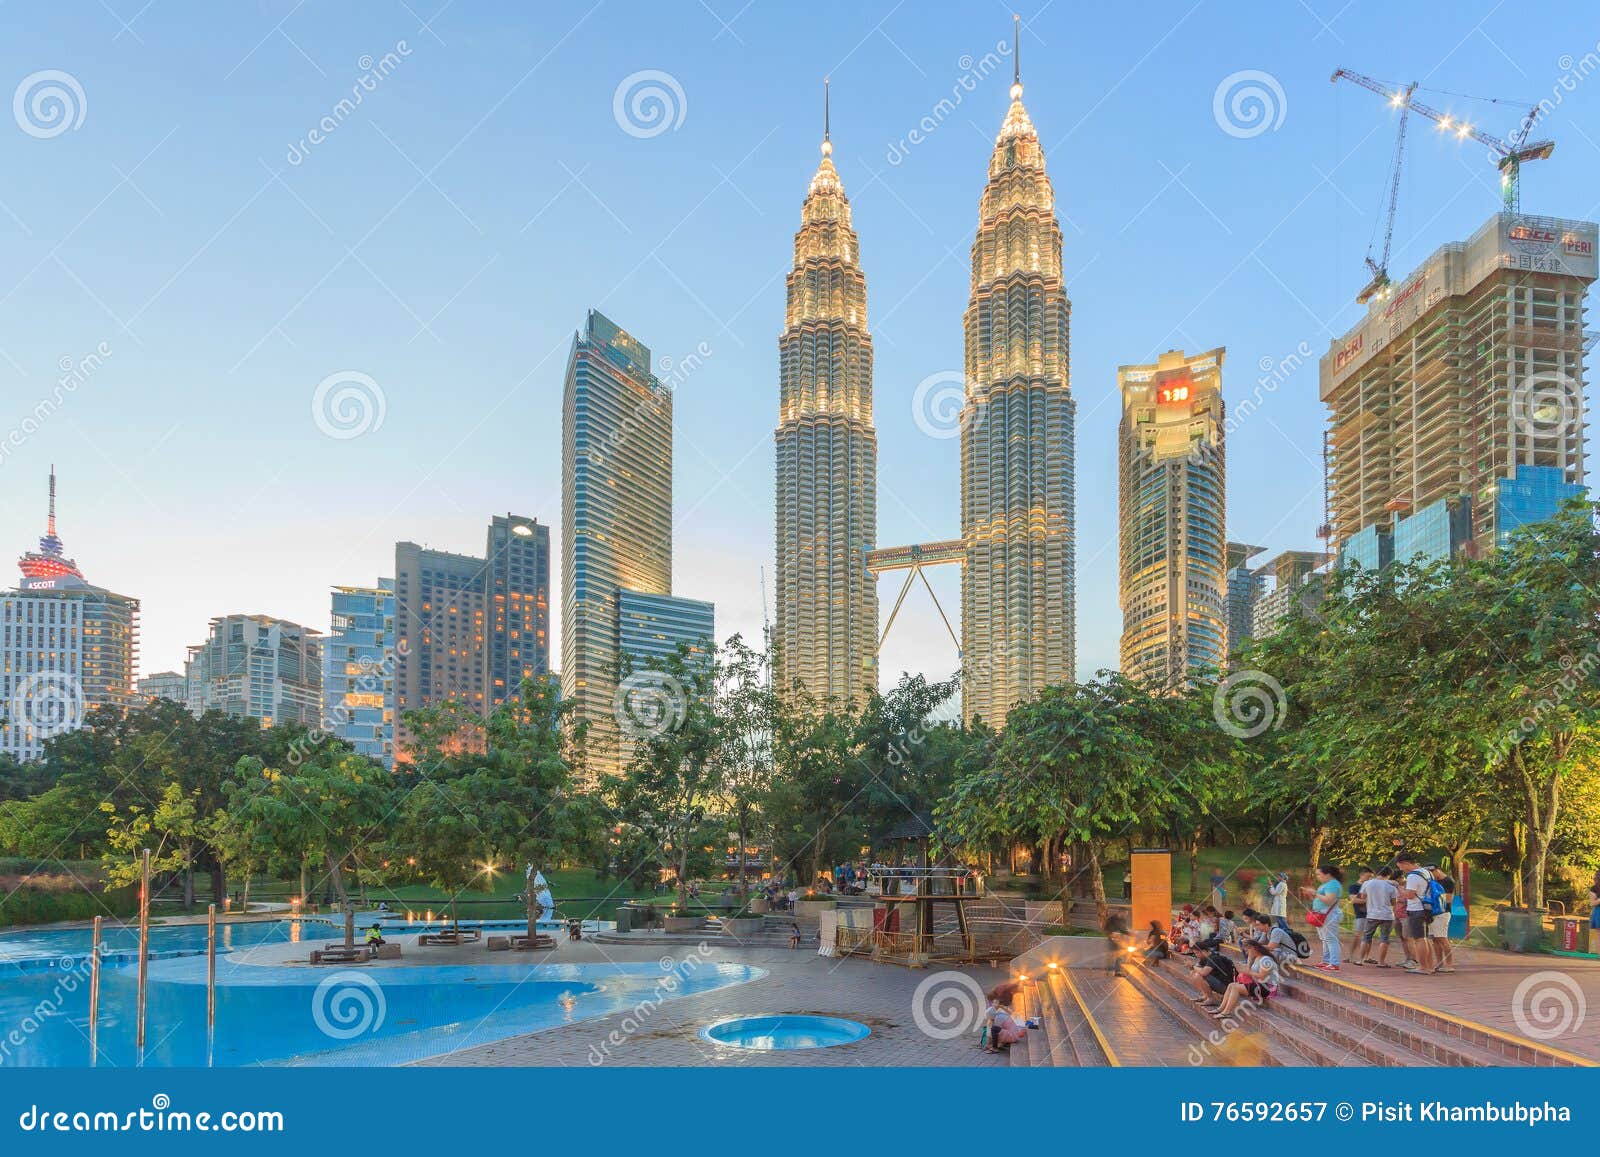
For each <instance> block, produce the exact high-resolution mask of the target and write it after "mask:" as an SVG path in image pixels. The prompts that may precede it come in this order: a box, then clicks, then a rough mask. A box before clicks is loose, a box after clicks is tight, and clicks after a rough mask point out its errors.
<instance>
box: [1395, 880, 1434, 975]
mask: <svg viewBox="0 0 1600 1157" xmlns="http://www.w3.org/2000/svg"><path fill="white" fill-rule="evenodd" d="M1394 862H1395V864H1396V865H1397V866H1398V867H1399V868H1400V872H1401V877H1400V894H1401V895H1402V896H1404V897H1405V901H1406V922H1405V926H1404V927H1403V928H1401V930H1400V934H1401V936H1402V937H1404V939H1405V942H1406V948H1407V949H1408V951H1407V953H1406V955H1407V956H1408V957H1410V959H1408V960H1407V961H1406V971H1407V972H1432V971H1433V950H1432V946H1431V945H1429V943H1428V925H1429V924H1430V923H1431V917H1430V916H1429V914H1428V906H1427V897H1428V885H1429V884H1431V883H1432V882H1433V877H1432V876H1430V875H1428V873H1427V872H1424V871H1423V870H1422V869H1421V868H1420V867H1418V866H1417V857H1415V856H1413V855H1412V854H1411V853H1410V852H1402V853H1401V854H1400V855H1398V856H1396V857H1395V859H1394Z"/></svg>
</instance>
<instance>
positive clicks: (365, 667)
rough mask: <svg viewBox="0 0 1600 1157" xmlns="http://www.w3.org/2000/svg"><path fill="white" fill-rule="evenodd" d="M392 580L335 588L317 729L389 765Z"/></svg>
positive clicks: (391, 736)
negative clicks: (320, 728) (320, 714)
mask: <svg viewBox="0 0 1600 1157" xmlns="http://www.w3.org/2000/svg"><path fill="white" fill-rule="evenodd" d="M394 649H395V629H394V580H393V579H379V580H378V585H377V586H375V587H334V588H333V595H332V599H331V607H330V614H329V632H328V637H327V639H326V641H325V642H324V643H323V646H322V708H323V723H322V729H323V730H324V731H326V732H327V733H328V734H329V735H333V736H336V737H338V738H339V739H342V740H344V741H345V742H346V743H348V744H349V745H350V746H351V747H352V748H354V749H355V750H356V751H357V752H358V753H359V754H361V755H365V756H368V757H369V758H371V759H375V760H377V761H378V762H379V763H381V764H383V765H384V766H385V767H392V766H393V765H394V702H395V699H394V676H395V659H394Z"/></svg>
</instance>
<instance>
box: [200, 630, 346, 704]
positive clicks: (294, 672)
mask: <svg viewBox="0 0 1600 1157" xmlns="http://www.w3.org/2000/svg"><path fill="white" fill-rule="evenodd" d="M184 681H185V684H186V686H187V689H188V696H189V710H190V711H192V712H193V713H194V714H195V715H203V714H204V713H205V712H207V711H221V712H223V713H224V714H227V715H233V716H238V717H241V718H244V717H248V718H251V719H259V720H260V721H261V726H262V727H273V726H276V725H277V724H280V723H298V724H300V725H301V726H304V727H308V728H312V729H319V728H320V727H321V725H322V636H321V634H320V633H319V632H317V631H315V630H313V629H311V628H310V627H303V626H301V625H300V624H299V623H291V622H289V621H287V620H286V619H275V618H273V617H272V616H270V615H221V616H219V617H217V618H214V619H212V620H211V624H210V632H209V635H208V637H207V638H206V641H205V642H203V643H197V644H195V645H194V646H192V647H190V648H189V660H188V663H187V665H186V666H185V667H184Z"/></svg>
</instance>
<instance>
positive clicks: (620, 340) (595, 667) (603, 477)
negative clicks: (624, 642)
mask: <svg viewBox="0 0 1600 1157" xmlns="http://www.w3.org/2000/svg"><path fill="white" fill-rule="evenodd" d="M561 567H562V592H561V694H562V696H563V697H564V698H566V699H570V700H572V701H573V702H574V703H575V704H576V707H575V714H576V715H577V717H578V718H579V719H580V720H583V721H586V722H587V723H588V724H589V739H588V743H589V761H588V763H589V770H590V771H591V772H593V773H594V774H596V775H610V774H615V773H617V772H620V771H621V770H622V769H623V768H624V767H625V766H626V762H627V758H628V755H629V754H630V752H631V750H632V748H631V744H629V743H628V742H627V737H626V736H624V735H623V734H622V731H621V728H620V727H619V722H618V712H619V706H618V689H619V688H618V683H619V678H618V672H619V664H620V663H621V660H622V654H621V652H620V649H619V646H618V642H617V640H618V622H619V616H620V608H619V599H620V598H621V595H622V594H623V593H624V592H637V593H639V594H643V595H670V594H671V593H672V390H671V389H670V388H669V387H668V386H667V385H666V383H664V382H662V381H661V379H659V378H658V377H656V375H655V374H653V373H651V371H650V350H649V348H648V347H646V346H645V345H643V344H642V343H640V342H639V341H638V340H637V339H636V338H634V337H633V336H632V335H631V334H629V333H627V331H625V330H623V329H622V328H621V327H619V326H618V325H616V324H615V323H614V322H612V321H611V320H610V319H609V318H607V317H605V316H604V315H603V314H601V313H599V312H598V311H596V310H590V311H589V316H588V321H587V323H586V324H585V326H584V329H583V332H582V333H580V334H578V335H577V337H576V338H575V339H574V341H573V343H572V356H571V358H570V359H569V360H568V362H567V380H566V387H565V396H564V399H563V403H562V420H561Z"/></svg>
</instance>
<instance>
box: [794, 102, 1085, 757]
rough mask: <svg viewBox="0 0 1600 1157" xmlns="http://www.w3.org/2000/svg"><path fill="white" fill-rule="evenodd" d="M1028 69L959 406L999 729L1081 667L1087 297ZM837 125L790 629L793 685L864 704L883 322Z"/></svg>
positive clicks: (967, 502)
mask: <svg viewBox="0 0 1600 1157" xmlns="http://www.w3.org/2000/svg"><path fill="white" fill-rule="evenodd" d="M1014 80H1015V83H1013V85H1012V88H1011V106H1010V109H1009V111H1008V112H1007V114H1006V118H1005V121H1004V123H1003V124H1002V126H1001V129H1000V134H999V137H998V139H997V140H996V142H995V149H994V154H993V156H992V157H991V159H990V162H989V180H988V184H987V185H986V186H985V188H984V191H983V197H982V201H981V202H980V210H979V223H978V231H977V236H976V237H975V239H974V241H973V244H972V294H971V298H970V299H969V302H968V305H967V310H966V314H965V317H964V327H965V335H966V371H965V379H966V386H965V399H964V406H963V409H962V415H961V545H962V547H963V551H962V554H961V558H960V561H961V563H962V581H961V612H962V613H961V646H962V667H963V679H962V701H963V714H964V715H965V716H966V717H967V718H968V719H969V720H970V719H972V718H974V717H978V716H981V717H982V718H984V719H985V720H987V721H989V722H990V723H992V724H995V725H997V726H998V725H1001V724H1003V723H1004V720H1005V716H1006V713H1007V712H1008V711H1009V710H1010V709H1011V707H1012V706H1013V705H1014V704H1016V703H1017V702H1019V701H1020V700H1022V699H1025V698H1028V697H1029V696H1031V695H1033V694H1034V693H1035V692H1037V691H1038V690H1039V689H1040V688H1041V687H1043V686H1045V685H1046V684H1056V683H1065V682H1068V681H1070V680H1071V679H1072V676H1073V662H1074V607H1075V587H1074V570H1075V562H1076V559H1075V546H1076V535H1075V518H1074V511H1073V499H1074V484H1073V478H1074V471H1073V459H1074V453H1073V423H1074V416H1075V407H1074V404H1073V400H1072V393H1071V386H1070V377H1069V371H1068V356H1069V352H1070V347H1069V330H1070V321H1071V309H1072V307H1071V303H1070V302H1069V301H1068V300H1067V296H1066V289H1065V286H1064V284H1063V282H1062V276H1061V227H1060V224H1059V222H1058V221H1057V220H1056V216H1055V200H1054V192H1053V190H1052V188H1051V185H1050V180H1049V178H1048V177H1047V176H1046V175H1045V169H1044V152H1043V150H1042V149H1041V147H1040V145H1039V137H1038V133H1037V132H1035V131H1034V127H1033V123H1032V121H1031V120H1029V118H1028V113H1027V111H1026V109H1024V108H1023V105H1022V85H1021V83H1020V77H1015V78H1014ZM824 126H825V127H824V131H823V142H822V160H821V163H820V164H819V165H818V167H817V172H816V175H815V176H814V177H812V179H811V186H810V189H809V190H808V192H807V194H806V199H805V203H804V206H803V207H802V210H801V225H800V230H799V232H798V233H796V234H795V255H794V268H793V270H792V271H791V272H790V274H789V277H788V309H787V316H786V321H785V329H784V333H783V336H782V338H781V339H780V340H779V343H778V347H779V353H780V395H779V415H778V428H777V435H776V440H777V504H776V505H777V519H776V522H777V550H778V567H777V575H778V584H777V588H778V589H777V608H776V609H777V623H776V628H775V635H774V640H773V642H774V651H775V663H776V676H777V679H778V685H779V687H780V689H781V690H783V691H785V692H788V691H791V690H792V689H793V688H794V687H796V686H797V685H799V686H802V687H804V689H805V690H806V691H807V692H808V693H810V694H811V695H813V696H815V697H816V698H818V699H834V700H839V701H844V702H851V703H860V702H862V701H864V700H865V699H866V698H867V697H868V696H870V695H871V694H872V693H873V692H874V691H875V690H876V689H877V682H878V644H879V638H878V598H877V590H876V576H875V575H874V574H873V573H872V572H871V571H870V570H869V568H868V554H869V552H871V551H873V549H874V548H875V547H876V539H877V454H878V448H877V433H876V430H875V428H874V426H873V421H872V335H871V334H870V333H869V332H868V329H867V294H866V279H865V277H864V276H863V274H862V272H861V266H860V260H859V257H860V253H859V246H858V242H857V238H856V234H855V230H854V229H853V228H852V225H851V219H850V202H849V200H848V199H847V198H846V197H845V194H844V188H843V186H842V184H841V183H840V181H839V174H838V172H837V171H836V170H835V168H834V165H833V159H832V155H831V154H832V143H831V141H830V139H829V134H828V131H827V127H826V120H825V121H824ZM910 549H911V550H913V551H917V549H918V548H910Z"/></svg>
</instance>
